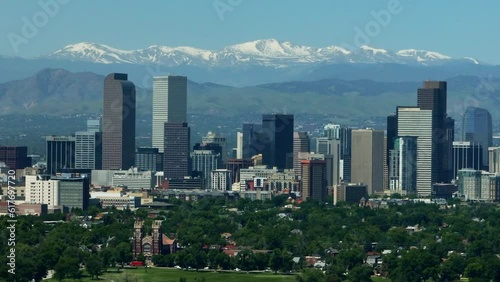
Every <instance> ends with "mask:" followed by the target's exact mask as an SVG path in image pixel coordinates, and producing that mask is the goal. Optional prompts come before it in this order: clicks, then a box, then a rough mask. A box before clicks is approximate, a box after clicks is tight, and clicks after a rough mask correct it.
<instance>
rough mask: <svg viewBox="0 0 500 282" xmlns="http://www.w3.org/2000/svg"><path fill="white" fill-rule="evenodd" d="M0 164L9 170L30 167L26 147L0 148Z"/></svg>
mask: <svg viewBox="0 0 500 282" xmlns="http://www.w3.org/2000/svg"><path fill="white" fill-rule="evenodd" d="M0 162H4V163H5V164H6V165H7V166H8V167H9V169H13V170H16V169H23V168H26V167H29V166H31V161H30V159H29V158H28V147H26V146H1V147H0Z"/></svg>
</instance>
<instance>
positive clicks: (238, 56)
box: [45, 39, 479, 68]
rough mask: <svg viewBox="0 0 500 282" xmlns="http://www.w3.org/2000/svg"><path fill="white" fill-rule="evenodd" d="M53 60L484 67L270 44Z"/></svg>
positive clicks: (407, 54) (432, 56) (428, 54)
mask: <svg viewBox="0 0 500 282" xmlns="http://www.w3.org/2000/svg"><path fill="white" fill-rule="evenodd" d="M45 57H47V58H56V59H67V60H73V61H84V62H94V63H102V64H121V63H127V64H140V65H147V64H159V65H164V66H169V67H173V66H180V65H191V66H202V67H230V66H236V65H244V66H249V65H258V66H266V67H274V68H288V67H293V66H296V65H314V64H325V63H326V64H339V63H354V64H359V63H398V64H419V65H442V64H446V63H449V62H464V63H471V64H479V62H478V61H477V60H475V59H473V58H468V57H466V58H452V57H450V56H447V55H443V54H440V53H437V52H432V51H425V50H415V49H408V50H400V51H395V52H393V51H389V50H385V49H378V48H373V47H370V46H366V45H363V46H361V47H360V48H358V49H355V50H348V49H346V48H343V47H339V46H328V47H324V48H317V47H310V46H300V45H294V44H292V43H291V42H288V41H278V40H276V39H265V40H255V41H250V42H245V43H241V44H235V45H231V46H226V47H224V48H222V49H221V50H217V51H211V50H205V49H199V48H194V47H189V46H181V47H169V46H158V45H154V46H149V47H147V48H144V49H138V50H120V49H117V48H113V47H110V46H107V45H103V44H96V43H88V42H82V43H77V44H71V45H68V46H65V47H64V48H62V49H60V50H57V51H55V52H53V53H51V54H49V55H48V56H45Z"/></svg>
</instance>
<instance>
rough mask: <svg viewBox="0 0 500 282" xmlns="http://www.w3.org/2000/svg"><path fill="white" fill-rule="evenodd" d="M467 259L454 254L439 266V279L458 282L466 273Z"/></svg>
mask: <svg viewBox="0 0 500 282" xmlns="http://www.w3.org/2000/svg"><path fill="white" fill-rule="evenodd" d="M465 266H466V261H465V259H464V258H463V257H462V256H460V255H457V254H452V255H451V256H450V257H449V258H448V259H447V260H446V261H444V262H442V263H441V265H440V266H439V278H440V280H441V281H457V280H459V279H460V276H461V275H462V274H463V273H464V270H465Z"/></svg>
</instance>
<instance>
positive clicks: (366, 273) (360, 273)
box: [347, 265, 373, 282]
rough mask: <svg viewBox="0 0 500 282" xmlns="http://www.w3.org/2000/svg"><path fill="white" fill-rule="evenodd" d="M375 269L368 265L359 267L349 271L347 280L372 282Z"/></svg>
mask: <svg viewBox="0 0 500 282" xmlns="http://www.w3.org/2000/svg"><path fill="white" fill-rule="evenodd" d="M372 274H373V269H372V268H371V267H369V266H366V265H358V266H355V267H353V268H352V269H351V270H349V274H347V279H348V280H349V281H352V282H371V281H372V278H371V276H372Z"/></svg>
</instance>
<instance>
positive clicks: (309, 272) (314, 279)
mask: <svg viewBox="0 0 500 282" xmlns="http://www.w3.org/2000/svg"><path fill="white" fill-rule="evenodd" d="M295 281H297V282H323V281H325V275H324V274H323V272H322V271H321V270H317V269H305V270H304V271H303V272H302V273H301V274H300V275H297V276H296V278H295Z"/></svg>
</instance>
